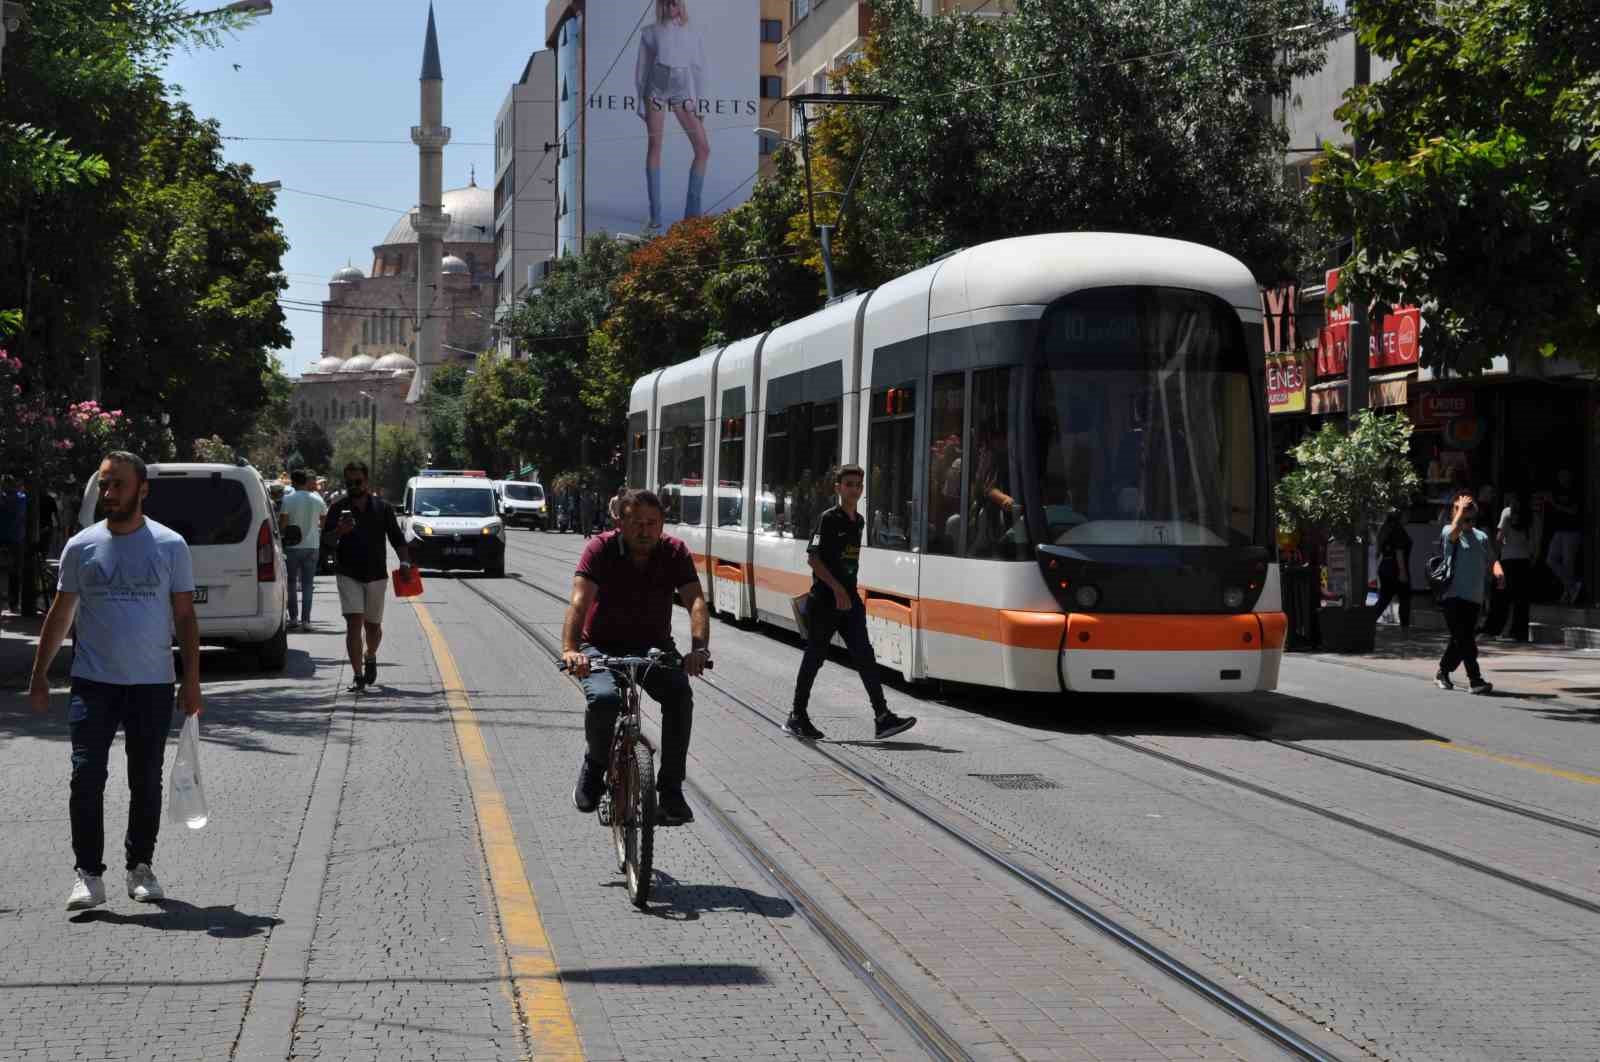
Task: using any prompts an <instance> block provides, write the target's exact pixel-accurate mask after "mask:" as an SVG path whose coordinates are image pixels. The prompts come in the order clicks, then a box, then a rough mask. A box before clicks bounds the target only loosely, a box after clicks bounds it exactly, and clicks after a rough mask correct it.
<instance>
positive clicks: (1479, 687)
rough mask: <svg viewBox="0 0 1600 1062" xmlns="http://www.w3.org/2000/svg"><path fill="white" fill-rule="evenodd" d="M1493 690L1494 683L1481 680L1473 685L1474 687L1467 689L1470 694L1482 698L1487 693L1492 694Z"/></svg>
mask: <svg viewBox="0 0 1600 1062" xmlns="http://www.w3.org/2000/svg"><path fill="white" fill-rule="evenodd" d="M1493 689H1494V683H1492V682H1485V681H1484V680H1483V679H1479V680H1478V681H1476V682H1474V683H1472V685H1470V686H1469V687H1467V691H1468V692H1469V693H1475V694H1477V695H1478V696H1480V697H1481V696H1483V695H1484V694H1485V693H1489V692H1491V691H1492V690H1493Z"/></svg>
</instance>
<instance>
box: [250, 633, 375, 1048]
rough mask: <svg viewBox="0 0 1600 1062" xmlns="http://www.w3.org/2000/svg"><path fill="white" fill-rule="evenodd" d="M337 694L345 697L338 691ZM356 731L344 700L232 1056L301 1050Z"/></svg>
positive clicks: (332, 726)
mask: <svg viewBox="0 0 1600 1062" xmlns="http://www.w3.org/2000/svg"><path fill="white" fill-rule="evenodd" d="M347 666H348V665H343V664H341V665H340V667H339V669H338V672H337V675H336V681H335V684H334V689H335V690H337V689H338V688H339V686H340V685H341V684H342V681H343V676H344V673H345V670H346V668H347ZM334 696H335V699H336V700H337V696H338V695H337V693H335V695H334ZM354 731H355V707H354V704H351V705H350V706H348V707H347V708H346V709H345V711H344V712H343V713H339V712H338V706H337V703H336V704H335V709H334V714H333V718H332V720H331V722H330V724H329V726H328V733H327V736H326V737H325V738H324V740H323V746H322V760H321V762H320V763H319V764H318V765H317V777H316V781H315V782H314V783H312V786H311V796H310V798H309V800H308V801H307V803H306V817H305V820H304V822H303V824H302V825H301V829H300V838H299V841H298V842H297V843H296V845H295V851H294V860H293V862H292V863H291V864H290V866H289V876H288V878H287V879H286V880H285V882H284V886H283V898H282V900H280V901H279V903H278V911H277V917H278V918H279V919H281V920H282V922H281V924H280V925H278V926H277V927H276V928H274V929H273V930H272V933H271V936H269V937H268V938H267V946H266V950H265V952H264V953H263V954H262V957H261V968H260V970H258V971H257V973H256V985H255V989H254V990H253V991H252V992H251V994H250V998H249V1001H248V1002H247V1003H246V1004H245V1017H244V1023H243V1025H242V1026H241V1028H240V1030H239V1039H238V1040H237V1041H236V1042H235V1044H234V1049H233V1054H232V1056H231V1057H232V1058H233V1059H234V1060H236V1062H283V1059H285V1058H288V1057H289V1055H290V1053H291V1051H292V1049H293V1043H294V1029H295V1022H296V1020H297V1019H298V1017H299V1013H300V998H301V991H302V989H303V988H304V986H305V979H306V970H307V968H308V966H309V964H310V961H311V943H312V939H313V938H314V937H315V935H316V930H317V913H318V910H319V908H320V907H321V904H322V886H323V882H324V880H325V879H326V877H327V872H328V858H329V855H330V853H331V852H332V850H333V832H334V826H335V824H336V823H337V821H338V818H339V803H340V800H341V798H342V796H343V794H344V781H345V772H346V769H347V768H348V767H349V764H350V746H351V743H352V739H353V735H354Z"/></svg>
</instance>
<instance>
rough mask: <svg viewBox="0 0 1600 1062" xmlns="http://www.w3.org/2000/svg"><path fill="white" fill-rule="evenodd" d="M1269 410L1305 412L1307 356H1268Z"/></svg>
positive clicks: (1275, 411)
mask: <svg viewBox="0 0 1600 1062" xmlns="http://www.w3.org/2000/svg"><path fill="white" fill-rule="evenodd" d="M1266 365H1267V412H1268V413H1304V412H1305V408H1306V384H1307V382H1308V381H1307V380H1306V356H1305V355H1304V354H1269V355H1268V356H1267V363H1266Z"/></svg>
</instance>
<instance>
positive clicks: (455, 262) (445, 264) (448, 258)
mask: <svg viewBox="0 0 1600 1062" xmlns="http://www.w3.org/2000/svg"><path fill="white" fill-rule="evenodd" d="M439 272H441V273H445V274H451V275H459V276H466V275H467V274H469V273H471V272H472V267H471V266H469V265H467V262H466V259H464V258H457V257H456V256H455V255H453V254H447V255H445V256H444V261H442V262H440V263H439Z"/></svg>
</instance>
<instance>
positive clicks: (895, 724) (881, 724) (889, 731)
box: [873, 712, 917, 741]
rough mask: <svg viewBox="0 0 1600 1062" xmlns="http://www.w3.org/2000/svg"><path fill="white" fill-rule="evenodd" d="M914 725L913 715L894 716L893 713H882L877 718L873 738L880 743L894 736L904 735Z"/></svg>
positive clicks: (915, 719) (915, 722)
mask: <svg viewBox="0 0 1600 1062" xmlns="http://www.w3.org/2000/svg"><path fill="white" fill-rule="evenodd" d="M916 725H917V717H916V716H914V715H895V714H894V713H893V712H884V713H883V714H882V715H880V716H878V719H877V723H876V725H875V727H874V730H875V733H874V734H873V736H874V737H876V738H877V739H878V740H879V741H882V740H883V739H884V738H891V737H894V736H895V735H896V734H904V733H905V732H906V731H907V730H910V729H911V728H912V727H914V726H916Z"/></svg>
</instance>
